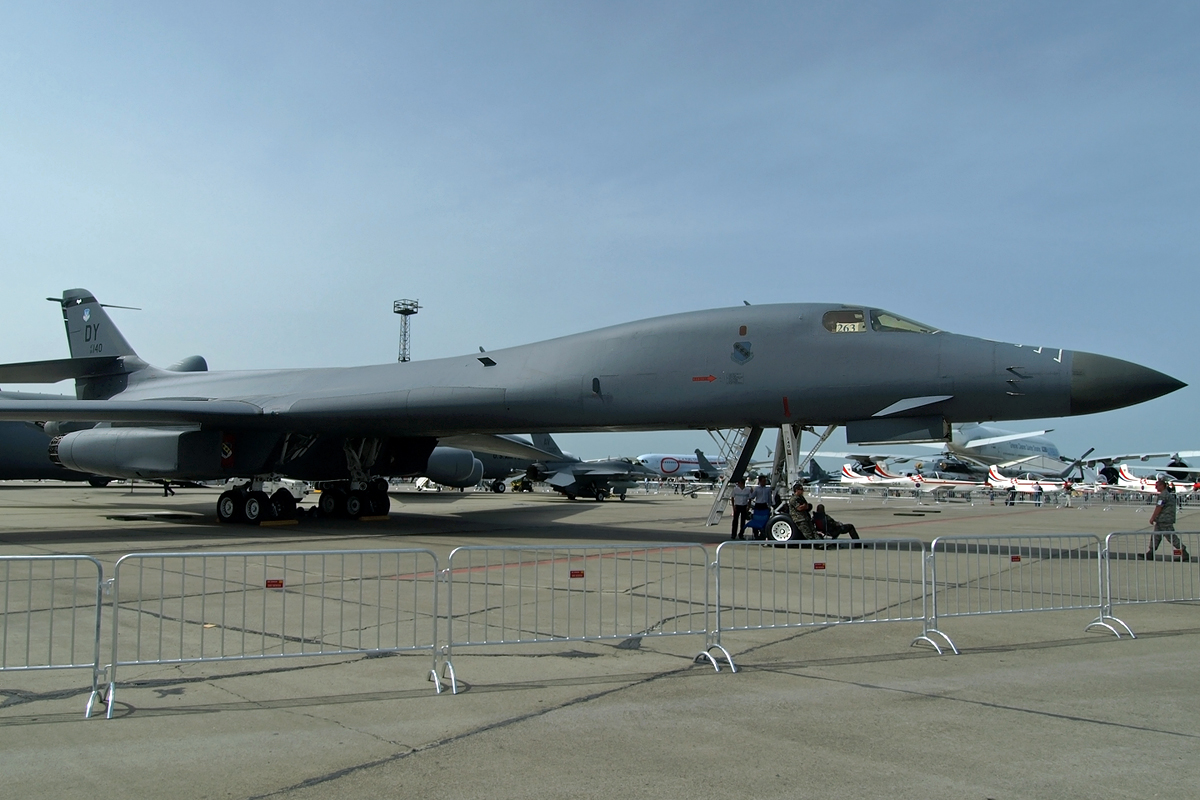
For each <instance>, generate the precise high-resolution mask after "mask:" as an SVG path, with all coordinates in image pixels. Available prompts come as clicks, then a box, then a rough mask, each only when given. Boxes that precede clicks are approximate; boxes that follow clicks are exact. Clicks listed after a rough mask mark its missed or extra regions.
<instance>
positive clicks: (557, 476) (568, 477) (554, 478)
mask: <svg viewBox="0 0 1200 800" xmlns="http://www.w3.org/2000/svg"><path fill="white" fill-rule="evenodd" d="M546 483H548V484H550V485H551V486H558V487H560V488H562V487H566V486H570V485H571V484H573V483H575V475H574V474H573V473H570V472H556V473H554V474H553V475H551V476H550V477H549V478H547V479H546Z"/></svg>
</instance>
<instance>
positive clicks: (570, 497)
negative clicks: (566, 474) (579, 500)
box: [567, 492, 575, 500]
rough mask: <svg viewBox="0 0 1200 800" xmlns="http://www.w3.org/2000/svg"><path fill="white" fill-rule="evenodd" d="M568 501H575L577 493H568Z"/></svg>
mask: <svg viewBox="0 0 1200 800" xmlns="http://www.w3.org/2000/svg"><path fill="white" fill-rule="evenodd" d="M567 499H568V500H574V499H575V493H574V492H567Z"/></svg>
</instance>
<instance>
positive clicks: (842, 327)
mask: <svg viewBox="0 0 1200 800" xmlns="http://www.w3.org/2000/svg"><path fill="white" fill-rule="evenodd" d="M866 320H867V317H866V314H864V313H863V312H862V310H860V309H852V308H845V309H839V310H837V311H826V312H825V316H824V317H822V318H821V324H823V325H824V326H825V330H827V331H830V332H831V333H861V332H863V331H865V330H866V329H867V322H866Z"/></svg>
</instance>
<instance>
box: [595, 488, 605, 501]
mask: <svg viewBox="0 0 1200 800" xmlns="http://www.w3.org/2000/svg"><path fill="white" fill-rule="evenodd" d="M604 496H605V495H604V490H603V489H597V490H596V502H597V503H602V502H604Z"/></svg>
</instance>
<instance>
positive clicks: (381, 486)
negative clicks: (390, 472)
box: [367, 478, 391, 497]
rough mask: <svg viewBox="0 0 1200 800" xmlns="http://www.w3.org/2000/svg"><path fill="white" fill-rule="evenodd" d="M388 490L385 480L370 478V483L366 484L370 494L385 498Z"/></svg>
mask: <svg viewBox="0 0 1200 800" xmlns="http://www.w3.org/2000/svg"><path fill="white" fill-rule="evenodd" d="M389 488H391V487H390V486H388V482H387V478H371V480H370V482H369V483H367V491H368V492H370V493H372V494H381V495H383V496H385V497H386V496H387V493H388V489H389Z"/></svg>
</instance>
